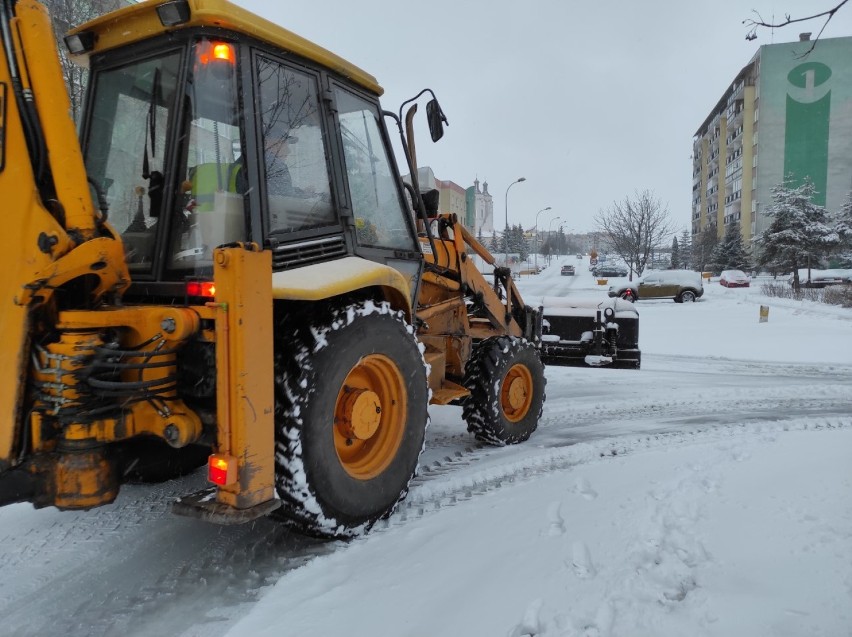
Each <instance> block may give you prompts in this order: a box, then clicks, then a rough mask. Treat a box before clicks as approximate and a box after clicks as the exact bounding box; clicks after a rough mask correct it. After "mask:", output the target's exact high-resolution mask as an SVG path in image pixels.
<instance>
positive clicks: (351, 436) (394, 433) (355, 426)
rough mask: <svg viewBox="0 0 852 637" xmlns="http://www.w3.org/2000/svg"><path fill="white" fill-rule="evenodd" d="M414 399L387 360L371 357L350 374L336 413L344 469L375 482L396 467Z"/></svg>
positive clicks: (336, 438) (337, 447) (336, 435)
mask: <svg viewBox="0 0 852 637" xmlns="http://www.w3.org/2000/svg"><path fill="white" fill-rule="evenodd" d="M407 397H408V393H407V388H406V385H405V379H404V378H403V377H402V375H401V373H400V371H399V368H398V367H397V366H396V364H395V363H394V362H393V361H392V360H391V359H390V358H388V357H387V356H383V355H381V354H371V355H369V356H365V357H364V358H362V359H361V360H360V361H358V363H357V364H356V365H355V366H354V367H353V368H352V369H351V370H350V371H349V374H348V375H347V376H346V379H345V380H344V382H343V387H342V388H341V390H340V391H339V392H338V394H337V401H336V403H335V407H334V447H335V450H336V452H337V457H338V459H339V460H340V464H341V466H342V467H343V469H344V470H345V471H346V473H348V474H349V475H350V476H352V477H353V478H356V479H359V480H370V479H372V478H375V477H376V476H378V475H380V474H381V473H382V472H383V471H384V470H385V469H387V468H388V466H389V465H390V464H391V462H393V459H394V458H395V457H396V454H397V452H398V451H399V446H400V444H401V443H402V438H403V435H404V433H405V423H406V414H407V411H408V398H407Z"/></svg>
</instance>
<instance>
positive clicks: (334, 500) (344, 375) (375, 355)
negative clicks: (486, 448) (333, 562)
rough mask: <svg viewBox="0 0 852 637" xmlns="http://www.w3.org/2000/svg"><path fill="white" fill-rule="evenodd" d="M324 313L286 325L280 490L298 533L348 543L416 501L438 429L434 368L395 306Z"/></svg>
mask: <svg viewBox="0 0 852 637" xmlns="http://www.w3.org/2000/svg"><path fill="white" fill-rule="evenodd" d="M321 313H322V316H319V315H313V316H311V317H310V319H306V318H305V317H302V318H301V320H300V319H295V320H294V317H293V316H292V315H288V316H286V317H281V318H280V319H279V320H278V321H277V322H276V335H275V338H276V343H275V423H276V432H275V435H276V453H275V465H276V488H277V491H278V495H279V497H280V498H281V499H282V501H283V506H282V507H281V509H280V510H279V511H280V515H281V516H283V517H284V519H285V520H286V521H287V522H288V523H289V524H290V525H292V526H295V527H297V528H298V529H299V530H300V531H302V532H305V533H308V534H311V535H316V536H320V537H326V538H345V537H353V536H355V535H359V534H360V533H363V532H365V531H367V530H368V529H369V528H370V527H371V526H372V525H373V524H374V523H375V522H376V521H377V520H378V519H380V518H382V517H384V516H387V515H389V514H390V513H392V511H393V510H394V508H395V507H396V505H397V503H398V502H399V501H400V500H401V499H402V498H404V497H405V495H406V494H407V493H408V483H409V481H410V480H411V478H412V477H413V476H414V474H415V471H416V469H417V462H418V459H419V457H420V453H421V452H422V451H423V444H424V439H425V433H426V425H427V422H428V413H427V406H428V400H429V393H428V387H427V369H426V364H425V362H424V360H423V355H422V352H421V348H420V345H419V344H418V342H417V340H416V338H415V336H414V331H413V329H412V328H411V326H410V325H408V324H407V323H406V322H405V318H404V316H403V314H402V313H401V312H397V311H394V310H392V309H391V308H390V306H389V305H388V304H387V303H382V304H375V303H373V302H372V301H366V302H362V303H354V304H351V305H338V306H336V307H327V308H324V309H323V310H322V311H321Z"/></svg>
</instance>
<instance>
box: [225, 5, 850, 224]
mask: <svg viewBox="0 0 852 637" xmlns="http://www.w3.org/2000/svg"><path fill="white" fill-rule="evenodd" d="M838 1H839V0H713V2H709V1H707V2H702V3H700V4H698V3H695V2H685V1H684V0H652V1H651V2H635V1H627V0H610V1H608V2H605V1H602V2H577V1H571V0H530V1H529V2H526V3H521V2H506V1H505V0H491V1H485V0H430V1H428V2H418V3H411V2H406V3H400V2H398V0H359V1H358V2H351V1H348V0H346V1H344V0H327V1H324V2H323V1H318V0H315V1H314V2H286V3H284V2H282V3H278V2H270V1H268V0H236V2H237V4H239V5H241V6H243V7H246V8H248V9H249V10H251V11H253V12H255V13H258V14H259V15H261V16H263V17H265V18H267V19H270V20H272V21H274V22H276V23H278V24H280V25H281V26H284V27H286V28H288V29H290V30H292V31H295V32H296V33H298V34H300V35H302V36H304V37H306V38H308V39H310V40H312V41H314V42H316V43H317V44H320V45H322V46H324V47H325V48H327V49H330V50H331V51H333V52H334V53H337V54H338V55H341V56H342V57H344V58H346V59H348V60H349V61H350V62H352V63H354V64H356V65H358V66H360V67H362V68H363V69H365V70H366V71H368V72H370V73H372V74H373V75H375V76H376V78H377V79H378V80H379V83H380V84H381V85H382V86H383V87H384V89H385V95H384V97H383V106H384V108H385V109H387V110H392V111H394V112H397V111H398V109H399V104H400V103H401V102H402V101H403V100H405V99H407V98H409V97H412V96H413V95H415V94H416V93H417V92H419V90H420V89H422V88H424V87H430V88H432V89H433V90H434V91H435V92H436V94H437V96H438V99H439V100H440V102H441V106H442V108H443V110H444V112H445V113H446V115H447V118H448V119H449V123H450V125H449V127H448V128H447V131H446V135H445V137H444V139H443V140H441V141H440V142H439V143H437V144H434V145H433V144H432V143H431V141H430V140H429V138H428V133H427V131H426V126H425V121H424V120H422V119H421V120H420V121H419V123H420V125H419V126H418V127H417V132H418V138H417V141H418V145H417V153H418V162H419V164H420V165H421V166H431V167H432V169H433V170H434V172H435V175H436V177H437V178H438V179H445V180H452V181H454V182H456V183H457V184H459V185H460V186H463V187H465V188H466V187H468V186H471V185H473V181H474V179H476V178H477V177H478V178H479V180H480V181H487V182H488V189H489V192H491V194H492V195H493V197H494V217H495V226H497V227H498V228H499V229H502V227H503V225H504V223H505V212H506V211H505V201H506V189H507V187H509V185H510V184H511V183H512V182H513V181H515V180H516V179H517V178H519V177H526V181H525V182H522V183H518V184H516V185H514V186H512V187H511V190H510V191H509V195H508V207H509V212H508V216H509V224H510V225H512V224H516V223H522V224H523V225H524V227H526V228H532V227H533V225H534V224H535V218H536V213H537V212H538V211H539V210H541V209H543V208H546V207H547V206H550V207H551V208H552V210H549V211H546V212H543V213H541V214H540V215H539V225H540V227H544V226H545V224H547V225H548V226H550V227H552V228H553V229H556V228H557V227H558V225H560V224H564V228H565V231H566V232H568V231H572V230H573V231H574V232H587V231H591V230H593V229H594V225H595V224H594V216H595V214H596V213H597V212H598V211H599V210H600V209H602V208H607V207H608V206H609V205H610V204H611V203H612V202H613V201H614V200H622V199H623V198H624V197H625V196H627V195H630V194H632V193H633V192H634V191H635V190H637V189H645V188H648V189H650V190H652V191H654V192H655V193H656V195H657V196H658V197H659V198H660V199H661V201H662V203H663V205H664V206H667V207H668V209H669V212H670V214H671V217H672V219H673V220H674V221H675V223H676V224H677V225H678V227H682V228H685V227H688V225H689V222H690V201H691V194H692V193H691V191H692V160H691V158H690V156H691V153H692V137H693V134H694V133H695V131H696V130H697V129H698V127H699V126H700V125H701V123H702V122H703V121H704V118H705V117H706V116H707V115H708V114H709V112H710V110H711V109H712V107H713V106H714V105H715V103H716V102H717V101H718V99H719V98H720V97H721V96H722V94H723V93H724V91H725V90H726V89H727V87H728V85H729V84H730V82H731V81H733V79H734V77H735V75H736V74H737V72H739V70H740V69H741V68H742V67H743V66H745V64H746V63H747V62H748V61H749V60H750V59H751V57H752V56H753V55H754V53H755V52H756V51H757V48H758V47H759V46H760V45H762V44H770V43H772V42H773V41H774V42H776V43H777V42H789V41H794V40H797V39H798V34H799V33H800V32H802V31H813V32H814V34H816V33H817V32H818V31H819V28H820V25H821V24H822V21H820V22H819V23H818V22H816V21H812V22H810V23H805V24H798V25H791V26H788V27H785V28H784V29H780V30H776V31H775V32H774V34H773V33H772V32H770V31H769V30H764V29H762V30H760V31H759V37H758V39H757V40H754V41H751V42H747V41H746V40H745V35H746V33H747V28H746V27H745V26H744V25H743V24H742V21H743V20H744V19H746V18H749V17H752V16H753V14H752V9H756V10H758V11H759V12H760V13H761V14H762V15H763V17H764V18H767V19H768V18H770V17H771V16H772V15H773V14H774V15H775V17H776V19H780V18H782V17H783V15H784V14H785V13H791V14H793V16H794V17H796V16H799V15H810V14H812V13H814V12H819V11H824V10H825V9H827V8H830V7H832V6H834V5H835V4H837V2H838ZM848 35H852V4H850V5H847V6H845V7H844V8H843V9H841V11H840V12H839V13H838V14H836V16H835V18H834V19H833V20H832V21H831V22H830V23H829V25H828V27H827V28H826V30H825V32H824V33H823V37H841V36H848ZM422 112H423V109H421V113H422ZM421 116H422V115H421ZM394 133H395V130H394ZM400 159H401V158H400ZM400 163H402V162H401V161H400ZM403 172H407V171H406V170H405V169H404V168H403ZM557 216H559V217H561V219H559V220H556V221H553V222H552V223H551V220H552V219H553V218H554V217H557Z"/></svg>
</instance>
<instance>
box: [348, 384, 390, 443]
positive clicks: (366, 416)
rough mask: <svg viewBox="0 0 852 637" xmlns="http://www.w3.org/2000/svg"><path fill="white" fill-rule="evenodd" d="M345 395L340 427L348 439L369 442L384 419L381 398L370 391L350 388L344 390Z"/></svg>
mask: <svg viewBox="0 0 852 637" xmlns="http://www.w3.org/2000/svg"><path fill="white" fill-rule="evenodd" d="M347 390H348V391H347ZM343 394H344V395H343V404H342V407H343V418H342V421H341V423H340V425H339V426H340V427H342V430H343V433H345V434H346V437H347V438H350V439H352V438H357V439H358V440H369V439H370V438H372V437H373V434H375V433H376V431H377V430H378V428H379V422H381V418H382V403H381V401H380V400H379V396H378V395H377V394H376V393H375V392H372V391H370V390H369V389H350V388H348V387H347V388H344V390H343Z"/></svg>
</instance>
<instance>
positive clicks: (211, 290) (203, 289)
mask: <svg viewBox="0 0 852 637" xmlns="http://www.w3.org/2000/svg"><path fill="white" fill-rule="evenodd" d="M186 295H187V296H201V297H204V298H206V299H212V298H215V297H216V284H215V283H213V281H187V282H186Z"/></svg>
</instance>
